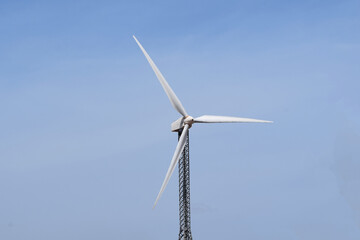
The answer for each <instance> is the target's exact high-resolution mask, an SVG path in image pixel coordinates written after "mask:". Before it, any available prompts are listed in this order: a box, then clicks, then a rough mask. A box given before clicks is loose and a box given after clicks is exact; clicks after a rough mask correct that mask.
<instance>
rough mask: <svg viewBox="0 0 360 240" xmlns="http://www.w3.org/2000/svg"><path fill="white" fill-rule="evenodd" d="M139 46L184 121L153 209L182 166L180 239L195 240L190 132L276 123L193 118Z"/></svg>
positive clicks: (175, 128) (174, 128) (178, 127)
mask: <svg viewBox="0 0 360 240" xmlns="http://www.w3.org/2000/svg"><path fill="white" fill-rule="evenodd" d="M133 38H134V39H135V41H136V43H137V44H138V45H139V47H140V49H141V51H142V52H143V53H144V55H145V57H146V59H147V60H148V62H149V64H150V66H151V68H152V69H153V70H154V72H155V74H156V77H157V78H158V79H159V81H160V83H161V85H162V87H163V88H164V90H165V93H166V95H167V96H168V98H169V100H170V103H171V105H172V106H173V107H174V108H175V110H176V111H178V112H179V113H180V114H181V115H182V117H180V118H179V119H178V120H176V121H175V122H173V123H172V124H171V131H173V132H178V144H177V146H176V149H175V153H174V155H173V157H172V159H171V162H170V166H169V169H168V171H167V173H166V175H165V179H164V182H163V184H162V186H161V188H160V191H159V194H158V195H157V197H156V200H155V203H154V206H153V208H155V206H156V204H157V202H158V201H159V199H160V197H161V195H162V194H163V192H164V190H165V188H166V185H167V184H168V182H169V180H170V177H171V175H172V173H173V172H174V169H175V166H176V164H177V163H178V162H179V160H180V162H179V216H180V232H179V239H186V240H188V239H192V236H191V229H190V171H189V170H190V169H189V167H190V165H189V129H190V128H191V127H192V125H193V124H194V123H272V121H266V120H259V119H252V118H239V117H227V116H213V115H203V116H200V117H197V118H193V117H192V116H189V115H188V114H187V112H186V110H185V108H184V107H183V105H182V104H181V102H180V100H179V99H178V97H177V96H176V95H175V93H174V91H173V90H172V89H171V87H170V85H169V84H168V83H167V81H166V80H165V78H164V76H163V75H162V74H161V72H160V71H159V69H158V68H157V67H156V65H155V63H154V62H153V61H152V60H151V58H150V56H149V54H148V53H147V52H146V51H145V49H144V48H143V46H142V45H141V44H140V42H139V41H138V40H137V39H136V37H135V36H133Z"/></svg>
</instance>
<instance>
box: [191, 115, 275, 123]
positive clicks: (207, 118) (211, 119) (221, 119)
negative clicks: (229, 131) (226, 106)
mask: <svg viewBox="0 0 360 240" xmlns="http://www.w3.org/2000/svg"><path fill="white" fill-rule="evenodd" d="M194 122H196V123H272V121H266V120H259V119H252V118H239V117H226V116H213V115H203V116H201V117H197V118H195V119H194Z"/></svg>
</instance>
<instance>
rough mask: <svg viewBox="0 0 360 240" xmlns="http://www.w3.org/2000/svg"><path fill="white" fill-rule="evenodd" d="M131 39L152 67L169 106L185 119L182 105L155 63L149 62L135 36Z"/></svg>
mask: <svg viewBox="0 0 360 240" xmlns="http://www.w3.org/2000/svg"><path fill="white" fill-rule="evenodd" d="M133 38H134V39H135V41H136V43H137V44H138V45H139V47H140V49H141V51H142V52H143V53H144V55H145V57H146V59H147V60H148V62H149V63H150V66H151V67H152V69H153V70H154V72H155V74H156V77H157V78H158V79H159V81H160V83H161V85H162V87H163V88H164V90H165V92H166V95H167V96H168V98H169V100H170V102H171V105H172V106H173V107H174V108H175V109H176V110H177V111H178V112H179V113H180V114H181V115H183V116H184V117H186V116H187V115H188V114H187V113H186V111H185V108H184V107H183V105H182V104H181V102H180V100H179V99H178V98H177V96H176V95H175V93H174V91H173V90H172V89H171V87H170V85H169V84H168V83H167V82H166V80H165V78H164V76H163V75H162V74H161V72H160V71H159V69H158V68H157V67H156V65H155V63H154V62H153V60H151V58H150V56H149V54H148V53H147V52H146V51H145V49H144V48H143V46H142V45H141V44H140V42H139V41H138V40H137V39H136V37H135V36H133Z"/></svg>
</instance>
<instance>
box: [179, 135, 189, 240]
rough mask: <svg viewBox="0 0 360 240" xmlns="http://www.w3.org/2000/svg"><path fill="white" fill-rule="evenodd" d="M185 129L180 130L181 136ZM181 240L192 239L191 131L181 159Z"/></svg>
mask: <svg viewBox="0 0 360 240" xmlns="http://www.w3.org/2000/svg"><path fill="white" fill-rule="evenodd" d="M182 131H183V129H180V130H179V132H178V137H179V138H180V136H181V133H182ZM179 220H180V231H179V240H192V235H191V224H190V223H191V222H190V158H189V132H188V133H187V137H186V144H185V147H184V150H183V152H182V154H181V157H180V160H179Z"/></svg>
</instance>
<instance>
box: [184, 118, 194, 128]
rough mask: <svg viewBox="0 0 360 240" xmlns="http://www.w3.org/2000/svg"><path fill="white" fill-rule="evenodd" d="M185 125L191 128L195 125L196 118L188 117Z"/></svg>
mask: <svg viewBox="0 0 360 240" xmlns="http://www.w3.org/2000/svg"><path fill="white" fill-rule="evenodd" d="M184 123H185V124H188V125H189V126H191V125H192V124H193V123H194V118H193V117H191V116H187V117H186V118H185V120H184Z"/></svg>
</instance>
